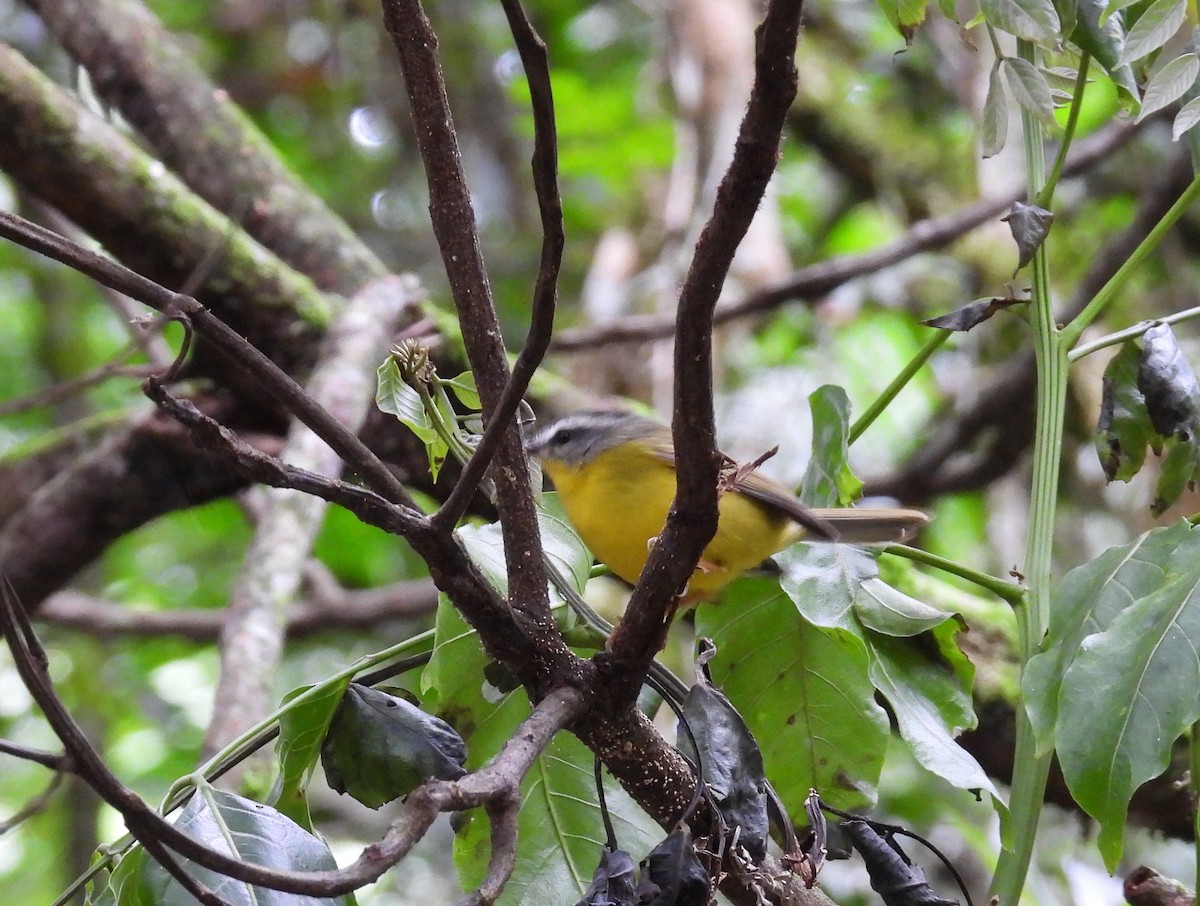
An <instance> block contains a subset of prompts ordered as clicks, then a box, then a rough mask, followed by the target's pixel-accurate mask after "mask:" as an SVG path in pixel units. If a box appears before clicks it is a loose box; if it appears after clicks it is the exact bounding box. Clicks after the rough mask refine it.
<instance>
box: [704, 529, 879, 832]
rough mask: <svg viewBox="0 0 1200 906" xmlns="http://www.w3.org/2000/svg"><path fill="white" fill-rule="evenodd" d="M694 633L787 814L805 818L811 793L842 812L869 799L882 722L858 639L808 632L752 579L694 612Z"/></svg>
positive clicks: (781, 600) (783, 602)
mask: <svg viewBox="0 0 1200 906" xmlns="http://www.w3.org/2000/svg"><path fill="white" fill-rule="evenodd" d="M828 546H830V547H832V546H834V545H828ZM696 631H697V633H699V634H702V635H705V636H708V637H710V638H711V639H712V640H713V641H714V642H715V643H716V644H717V650H718V656H717V657H716V658H715V659H714V660H713V662H712V664H711V668H712V675H713V680H714V682H716V683H717V684H718V685H719V686H720V687H721V689H722V691H724V693H725V695H726V696H728V698H729V700H730V701H731V702H732V703H733V705H734V707H735V708H737V710H738V712H739V713H740V714H741V715H742V717H743V718H744V719H745V721H746V724H747V725H748V726H749V727H750V730H751V732H753V733H754V736H755V738H756V739H757V740H758V742H759V745H760V747H761V748H762V753H763V761H764V763H765V764H766V769H767V776H768V777H769V778H771V782H772V783H773V784H774V785H775V789H776V791H777V792H778V793H779V795H780V797H781V798H782V799H783V802H784V806H785V807H786V808H787V811H788V814H789V815H791V816H792V817H793V818H794V819H797V820H800V819H801V818H802V817H803V815H804V800H805V797H806V796H807V795H808V791H809V789H810V788H813V787H815V788H816V789H818V790H819V791H820V793H821V798H822V799H824V800H826V801H827V802H829V803H830V804H832V805H836V806H838V807H839V808H858V807H861V806H864V805H867V804H869V803H870V802H871V801H872V800H873V799H874V796H875V786H876V784H877V783H878V780H879V772H880V770H881V768H882V766H883V758H884V754H885V753H886V750H887V738H888V720H887V715H886V714H885V713H884V711H883V709H882V708H880V707H879V705H878V704H876V702H875V695H874V688H873V686H872V685H871V682H870V679H869V678H868V676H867V650H866V646H865V645H864V643H863V641H862V639H861V638H859V637H858V636H857V635H856V634H855V633H854V632H852V631H846V630H841V629H827V628H821V627H818V626H814V625H813V624H812V623H810V622H808V621H807V620H805V619H804V618H803V617H802V616H801V615H800V613H799V612H798V611H797V609H796V606H795V605H794V604H793V603H792V602H791V601H790V600H789V599H788V598H787V596H786V595H783V594H781V593H780V591H779V587H778V586H777V585H776V583H775V582H774V581H773V580H769V579H753V578H747V579H741V580H739V581H737V582H735V583H733V584H732V585H730V586H729V588H728V589H727V590H726V591H725V594H724V596H723V598H722V600H721V603H720V604H719V605H713V606H707V607H701V608H699V609H698V610H697V611H696Z"/></svg>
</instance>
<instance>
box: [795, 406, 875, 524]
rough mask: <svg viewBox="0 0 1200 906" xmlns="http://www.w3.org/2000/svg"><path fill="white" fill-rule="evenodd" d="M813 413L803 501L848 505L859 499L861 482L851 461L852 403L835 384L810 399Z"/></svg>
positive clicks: (815, 503)
mask: <svg viewBox="0 0 1200 906" xmlns="http://www.w3.org/2000/svg"><path fill="white" fill-rule="evenodd" d="M808 405H809V408H810V409H811V410H812V422H813V427H812V437H813V439H812V458H810V459H809V461H808V467H807V468H806V469H805V470H804V482H803V484H802V485H801V492H800V499H801V501H802V502H803V503H805V504H807V505H808V506H836V505H839V504H840V505H842V506H846V505H849V504H851V503H853V502H854V501H855V500H857V499H858V496H859V494H860V493H861V492H862V482H861V481H859V480H858V479H857V478H856V477H855V476H854V473H853V472H851V471H850V465H849V462H848V452H849V444H848V441H847V438H848V436H849V433H850V400H849V398H847V396H846V391H845V390H843V389H842V388H841V387H836V386H834V385H833V384H825V385H824V386H821V387H818V388H817V389H816V390H814V391H813V392H812V394H810V395H809V397H808Z"/></svg>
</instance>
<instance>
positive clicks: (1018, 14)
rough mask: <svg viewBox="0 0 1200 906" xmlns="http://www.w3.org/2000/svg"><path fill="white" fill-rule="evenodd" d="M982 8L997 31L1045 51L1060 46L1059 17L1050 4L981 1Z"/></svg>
mask: <svg viewBox="0 0 1200 906" xmlns="http://www.w3.org/2000/svg"><path fill="white" fill-rule="evenodd" d="M979 8H980V9H981V10H982V11H983V15H984V17H985V18H986V19H987V21H988V22H989V23H990V24H991V25H994V26H995V27H996V28H999V29H1001V30H1002V31H1006V32H1008V33H1009V34H1011V35H1016V36H1017V37H1018V38H1024V39H1025V40H1026V41H1032V42H1033V43H1034V44H1040V45H1042V46H1043V47H1048V48H1053V47H1056V46H1057V45H1058V37H1059V29H1060V26H1059V21H1058V13H1057V12H1056V11H1055V9H1054V4H1053V3H1051V2H1050V0H979Z"/></svg>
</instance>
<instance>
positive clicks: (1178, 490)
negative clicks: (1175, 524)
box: [1150, 437, 1200, 517]
mask: <svg viewBox="0 0 1200 906" xmlns="http://www.w3.org/2000/svg"><path fill="white" fill-rule="evenodd" d="M1163 450H1164V452H1165V455H1164V456H1163V458H1162V461H1161V462H1160V463H1159V467H1158V481H1157V483H1156V484H1155V485H1154V499H1153V500H1151V501H1150V512H1151V514H1153V515H1154V516H1156V517H1157V516H1161V515H1162V514H1163V513H1165V512H1166V511H1167V510H1168V509H1170V508H1171V504H1173V503H1174V502H1175V501H1176V500H1178V499H1179V497H1180V495H1182V494H1183V492H1184V491H1186V490H1187V489H1188V488H1194V487H1195V486H1196V482H1197V481H1200V447H1197V445H1196V440H1195V438H1193V437H1189V438H1186V439H1181V438H1179V437H1171V438H1170V439H1168V440H1167V441H1166V442H1165V443H1164V444H1163Z"/></svg>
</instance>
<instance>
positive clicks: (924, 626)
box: [854, 577, 954, 638]
mask: <svg viewBox="0 0 1200 906" xmlns="http://www.w3.org/2000/svg"><path fill="white" fill-rule="evenodd" d="M854 613H855V615H856V616H857V617H858V619H859V620H860V621H861V622H862V624H863V625H864V626H866V627H867V628H868V629H871V630H874V631H875V632H877V633H880V634H882V635H887V636H895V637H898V638H905V637H908V636H914V635H918V634H920V633H922V632H927V631H928V630H930V629H933V628H934V627H935V626H940V625H941V624H942V623H944V622H946V620H949V619H950V618H951V617H953V616H954V614H953V613H951V612H950V611H946V610H939V609H938V608H937V607H933V606H931V605H929V604H925V603H924V602H922V601H918V600H917V599H916V598H913V597H910V596H908V595H906V594H905V593H904V592H902V591H899V590H898V589H895V588H893V587H892V586H890V585H888V584H887V583H886V582H884V581H883V580H882V579H880V578H878V577H876V578H868V579H864V580H863V581H862V582H861V584H860V585H859V589H858V594H856V595H855V596H854Z"/></svg>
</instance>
